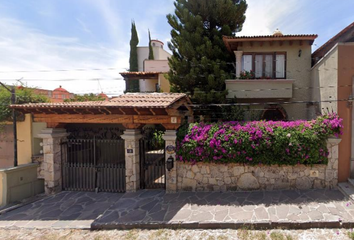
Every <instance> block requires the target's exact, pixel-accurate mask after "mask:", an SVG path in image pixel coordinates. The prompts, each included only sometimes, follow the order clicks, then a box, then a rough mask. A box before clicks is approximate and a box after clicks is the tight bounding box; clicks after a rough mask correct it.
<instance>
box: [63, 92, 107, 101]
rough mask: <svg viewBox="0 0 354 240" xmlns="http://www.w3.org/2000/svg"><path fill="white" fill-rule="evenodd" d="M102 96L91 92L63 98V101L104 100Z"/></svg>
mask: <svg viewBox="0 0 354 240" xmlns="http://www.w3.org/2000/svg"><path fill="white" fill-rule="evenodd" d="M104 100H106V99H105V98H104V97H102V96H100V95H96V94H93V93H90V94H84V95H75V96H74V98H70V99H65V100H64V102H87V101H104Z"/></svg>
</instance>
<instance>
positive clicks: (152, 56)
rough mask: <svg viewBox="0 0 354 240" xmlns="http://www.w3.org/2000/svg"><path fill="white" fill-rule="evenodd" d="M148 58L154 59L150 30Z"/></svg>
mask: <svg viewBox="0 0 354 240" xmlns="http://www.w3.org/2000/svg"><path fill="white" fill-rule="evenodd" d="M149 60H154V50H153V48H152V46H151V36H150V30H149Z"/></svg>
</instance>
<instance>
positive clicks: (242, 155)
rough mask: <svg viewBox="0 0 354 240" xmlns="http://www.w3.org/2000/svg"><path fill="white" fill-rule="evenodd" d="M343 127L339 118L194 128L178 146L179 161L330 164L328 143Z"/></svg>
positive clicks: (334, 116) (191, 128)
mask: <svg viewBox="0 0 354 240" xmlns="http://www.w3.org/2000/svg"><path fill="white" fill-rule="evenodd" d="M342 127H343V126H342V119H340V118H339V117H338V115H337V114H329V115H324V116H320V117H318V118H317V119H315V120H312V121H304V120H299V121H290V122H282V121H254V122H245V123H241V122H222V123H213V124H203V123H201V124H191V126H190V128H189V131H188V134H187V135H186V136H185V137H184V139H183V140H182V141H181V142H179V143H178V144H177V155H176V159H177V160H180V161H184V162H190V163H192V164H193V163H197V162H207V163H242V164H249V165H257V164H265V165H274V164H278V165H296V164H305V165H312V164H327V163H328V150H327V146H326V141H327V139H328V137H329V136H331V135H335V136H338V135H339V134H341V128H342Z"/></svg>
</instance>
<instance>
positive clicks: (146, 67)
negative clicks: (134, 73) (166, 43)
mask: <svg viewBox="0 0 354 240" xmlns="http://www.w3.org/2000/svg"><path fill="white" fill-rule="evenodd" d="M153 51H154V60H148V58H149V47H138V69H139V72H149V71H151V72H155V71H160V69H161V68H162V66H164V65H165V64H166V61H167V59H168V58H169V57H170V56H171V54H169V53H168V52H167V51H165V50H164V49H163V48H161V47H153ZM160 60H165V61H160ZM153 61H156V63H151V62H153ZM147 62H148V63H147ZM167 67H168V64H167ZM156 69H158V70H156ZM163 69H164V70H162V72H166V69H165V67H163ZM168 70H169V68H168V69H167V71H168ZM157 81H158V79H156V81H155V80H152V82H146V80H144V79H140V80H139V87H140V91H141V92H149V91H155V89H156V87H155V85H154V83H157ZM152 86H154V87H153V88H152Z"/></svg>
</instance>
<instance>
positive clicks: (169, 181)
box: [162, 130, 177, 193]
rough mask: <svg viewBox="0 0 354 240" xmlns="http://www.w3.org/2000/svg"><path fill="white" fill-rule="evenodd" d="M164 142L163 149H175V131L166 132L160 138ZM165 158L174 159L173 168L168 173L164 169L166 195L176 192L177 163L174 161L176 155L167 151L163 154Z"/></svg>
mask: <svg viewBox="0 0 354 240" xmlns="http://www.w3.org/2000/svg"><path fill="white" fill-rule="evenodd" d="M162 138H163V139H164V140H165V147H167V146H169V145H172V146H174V147H175V148H176V139H177V132H176V130H166V131H165V134H164V135H163V137H162ZM165 155H166V156H165V158H166V161H167V158H169V157H170V156H172V157H173V159H174V166H173V168H172V169H171V170H170V171H168V170H167V168H166V192H167V193H174V192H177V161H176V153H174V154H168V153H167V151H166V153H165Z"/></svg>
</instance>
